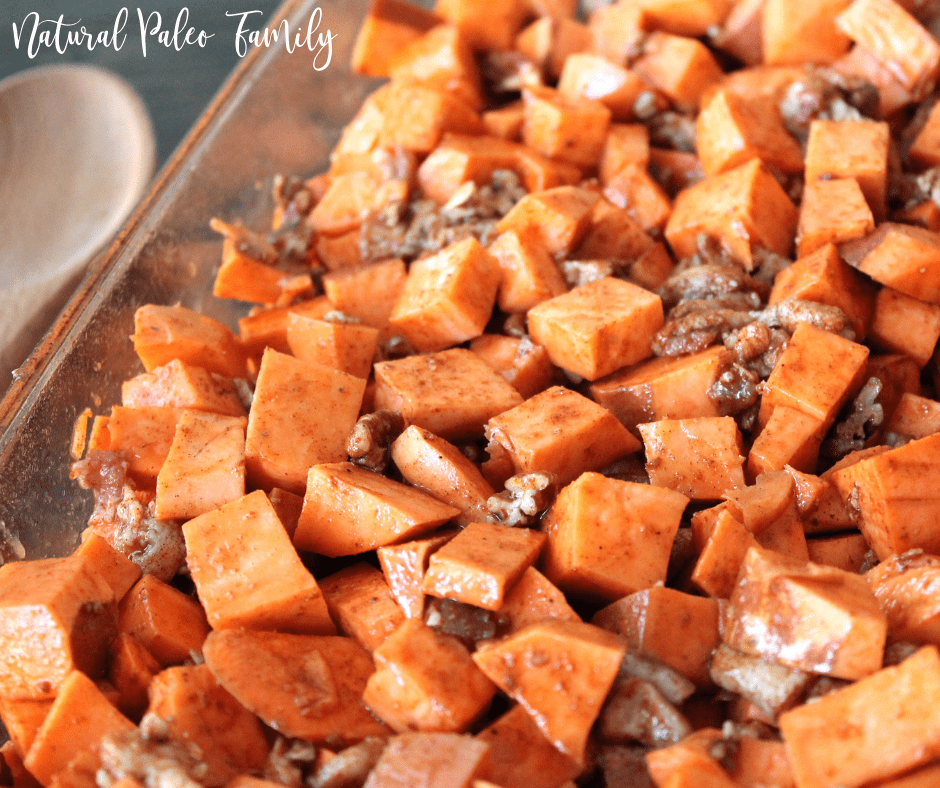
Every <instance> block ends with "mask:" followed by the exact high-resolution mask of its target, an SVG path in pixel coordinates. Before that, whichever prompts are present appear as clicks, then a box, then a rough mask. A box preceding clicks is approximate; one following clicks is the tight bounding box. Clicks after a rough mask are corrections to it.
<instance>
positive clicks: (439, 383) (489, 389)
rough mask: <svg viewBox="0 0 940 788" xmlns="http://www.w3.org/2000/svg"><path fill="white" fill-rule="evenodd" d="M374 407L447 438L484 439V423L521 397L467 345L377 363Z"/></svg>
mask: <svg viewBox="0 0 940 788" xmlns="http://www.w3.org/2000/svg"><path fill="white" fill-rule="evenodd" d="M375 377H376V381H377V386H376V391H375V407H376V408H381V409H385V410H391V411H394V412H396V413H400V414H401V415H402V416H403V417H404V419H405V423H406V424H408V425H415V426H418V427H421V428H423V429H426V430H428V431H429V432H432V433H433V434H434V435H437V436H439V437H442V438H444V439H445V440H465V439H472V438H477V437H481V436H482V434H483V425H484V423H485V422H486V421H487V420H488V419H491V418H493V417H494V416H497V415H499V414H500V413H503V412H504V411H506V410H509V409H510V408H513V407H516V406H518V405H519V404H520V403H521V402H522V397H521V395H520V394H519V392H517V391H516V390H515V389H514V388H513V387H512V386H511V385H510V384H509V383H508V382H507V381H506V380H505V378H503V377H502V376H501V375H500V374H499V373H498V372H497V371H496V370H494V369H493V368H492V367H491V366H489V365H488V364H487V363H486V362H485V361H483V360H482V359H480V358H479V357H478V356H477V355H476V354H474V353H472V352H470V351H469V350H466V349H464V348H452V349H451V350H445V351H442V352H440V353H431V354H429V355H424V356H408V357H406V358H402V359H397V360H393V361H382V362H379V363H377V364H375Z"/></svg>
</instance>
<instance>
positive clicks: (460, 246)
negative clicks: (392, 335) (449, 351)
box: [389, 238, 501, 352]
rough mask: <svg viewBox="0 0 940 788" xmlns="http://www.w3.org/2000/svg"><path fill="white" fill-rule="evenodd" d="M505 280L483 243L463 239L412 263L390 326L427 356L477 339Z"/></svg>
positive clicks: (494, 259) (391, 317)
mask: <svg viewBox="0 0 940 788" xmlns="http://www.w3.org/2000/svg"><path fill="white" fill-rule="evenodd" d="M500 278H501V272H500V267H499V263H498V262H497V261H496V258H494V257H493V255H491V254H490V253H489V252H487V251H486V249H484V248H483V247H482V246H480V243H479V241H477V240H476V239H475V238H467V239H465V240H463V241H457V242H456V243H454V244H451V245H450V246H448V247H446V248H445V249H443V250H442V251H440V252H439V253H438V254H436V255H432V256H431V257H426V258H424V259H423V260H419V261H418V262H415V263H413V264H412V266H411V269H410V271H409V273H408V278H407V279H406V280H405V286H404V288H403V290H402V293H401V295H400V296H399V298H398V301H397V302H396V303H395V308H394V309H393V310H392V314H391V316H390V317H389V325H390V326H391V328H392V329H393V330H394V331H396V332H398V333H400V334H402V335H403V336H405V337H406V338H407V339H408V341H409V342H411V344H412V345H413V346H414V347H415V348H417V349H418V350H421V351H424V352H433V351H436V350H444V349H445V348H448V347H450V346H452V345H456V344H459V343H460V342H464V341H466V340H468V339H473V337H476V336H479V335H480V334H482V333H483V329H484V328H485V327H486V323H487V321H488V320H489V318H490V314H491V313H492V311H493V305H494V304H495V303H496V291H497V288H498V287H499V281H500Z"/></svg>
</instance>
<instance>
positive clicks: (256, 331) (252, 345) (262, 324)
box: [238, 296, 334, 361]
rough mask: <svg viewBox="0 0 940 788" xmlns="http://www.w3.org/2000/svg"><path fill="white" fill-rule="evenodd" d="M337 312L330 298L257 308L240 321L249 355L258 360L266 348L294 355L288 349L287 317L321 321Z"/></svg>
mask: <svg viewBox="0 0 940 788" xmlns="http://www.w3.org/2000/svg"><path fill="white" fill-rule="evenodd" d="M333 310H334V307H333V305H332V304H331V303H330V299H328V298H327V297H326V296H320V297H319V298H314V299H313V300H312V301H302V302H301V303H299V304H296V305H294V306H290V307H287V306H285V307H274V308H270V309H253V310H252V311H251V312H250V313H249V314H248V315H247V316H245V317H243V318H241V319H240V320H239V321H238V331H239V333H240V334H241V340H242V344H243V345H244V347H245V350H246V351H247V353H248V356H249V357H250V358H251V359H252V360H253V361H254V360H255V359H256V358H260V356H261V354H262V353H264V349H265V348H266V347H271V348H273V349H274V350H277V351H278V352H280V353H288V352H290V348H289V347H288V346H287V316H288V315H289V314H291V313H292V312H297V313H298V314H301V315H305V316H306V317H313V318H320V317H323V316H324V315H325V314H326V313H327V312H332V311H333Z"/></svg>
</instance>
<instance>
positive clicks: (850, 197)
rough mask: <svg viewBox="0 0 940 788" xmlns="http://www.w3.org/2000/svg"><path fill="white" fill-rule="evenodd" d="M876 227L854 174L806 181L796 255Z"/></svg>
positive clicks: (846, 239)
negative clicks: (845, 176)
mask: <svg viewBox="0 0 940 788" xmlns="http://www.w3.org/2000/svg"><path fill="white" fill-rule="evenodd" d="M874 229H875V219H874V216H873V215H872V211H871V208H869V206H868V203H867V202H866V200H865V195H864V194H863V193H862V190H861V187H860V186H859V184H858V181H857V180H856V179H855V178H854V177H850V178H831V179H822V178H820V179H818V180H815V181H807V182H806V187H805V188H804V190H803V200H802V202H801V203H800V220H799V224H798V225H797V229H796V249H797V255H798V256H800V257H805V256H807V255H810V254H812V253H813V252H815V251H816V250H817V249H819V248H820V247H823V246H825V245H826V244H829V243H833V244H840V243H843V242H845V241H851V240H852V239H854V238H861V237H863V236H864V235H867V234H868V233H870V232H871V231H872V230H874Z"/></svg>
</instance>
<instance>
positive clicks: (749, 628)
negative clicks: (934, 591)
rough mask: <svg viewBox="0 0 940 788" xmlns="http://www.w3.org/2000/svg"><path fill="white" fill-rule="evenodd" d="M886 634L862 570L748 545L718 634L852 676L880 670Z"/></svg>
mask: <svg viewBox="0 0 940 788" xmlns="http://www.w3.org/2000/svg"><path fill="white" fill-rule="evenodd" d="M782 611H786V614H785V615H781V612H782ZM886 631H887V622H886V619H885V616H884V614H883V613H882V612H881V610H880V609H879V607H878V604H877V602H876V601H875V598H874V596H873V595H872V593H871V591H870V590H869V588H868V584H867V583H866V582H865V579H864V578H863V577H861V576H860V575H857V574H850V573H848V572H843V571H841V570H839V569H835V568H834V567H829V566H817V565H815V564H810V563H808V562H803V561H796V560H793V559H791V558H787V557H784V556H782V555H780V554H779V553H775V552H772V551H770V550H765V549H763V548H761V547H751V548H749V549H748V551H747V555H746V556H745V557H744V563H743V564H742V566H741V573H740V577H739V579H738V585H737V587H736V588H735V590H734V593H733V594H732V596H731V603H730V607H729V610H728V613H727V615H726V617H725V620H724V629H723V632H722V638H723V640H724V641H725V642H726V643H727V644H728V645H730V646H731V647H732V648H736V649H738V650H739V651H743V652H745V653H746V654H754V655H759V656H762V657H764V658H765V659H769V660H774V661H777V662H781V663H783V664H784V665H790V666H791V667H795V668H799V669H800V670H807V671H812V672H815V673H823V674H826V675H829V676H833V677H836V678H845V679H850V680H856V679H860V678H862V677H863V676H868V675H869V674H871V673H874V672H875V671H876V670H878V669H879V668H880V667H881V664H882V656H883V651H884V643H885V637H886Z"/></svg>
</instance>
